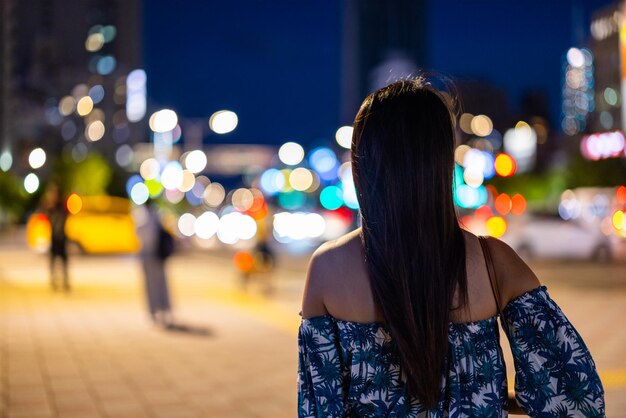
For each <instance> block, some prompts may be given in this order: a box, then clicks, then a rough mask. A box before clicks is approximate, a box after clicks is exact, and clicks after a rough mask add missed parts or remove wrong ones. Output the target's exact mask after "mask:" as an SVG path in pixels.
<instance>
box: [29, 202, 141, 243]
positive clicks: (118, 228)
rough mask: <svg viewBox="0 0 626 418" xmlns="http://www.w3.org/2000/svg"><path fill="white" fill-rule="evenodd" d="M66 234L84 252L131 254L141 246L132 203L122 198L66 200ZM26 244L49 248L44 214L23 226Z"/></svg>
mask: <svg viewBox="0 0 626 418" xmlns="http://www.w3.org/2000/svg"><path fill="white" fill-rule="evenodd" d="M66 205H67V209H68V217H67V222H66V224H65V234H66V235H67V239H68V241H69V242H73V243H76V244H77V245H78V247H79V248H80V249H81V250H82V251H84V252H85V253H91V254H106V253H134V252H137V251H138V250H139V247H140V243H139V239H138V238H137V235H136V234H135V223H134V221H133V218H132V215H131V202H130V201H129V200H128V199H125V198H122V197H113V196H78V195H77V194H72V195H70V196H69V197H68V199H67V201H66ZM26 238H27V242H28V245H29V246H30V247H31V248H33V249H35V250H38V251H45V250H47V249H48V247H49V246H50V221H49V220H48V217H47V216H46V215H45V214H43V213H35V214H33V215H32V216H31V217H30V218H29V220H28V223H27V224H26Z"/></svg>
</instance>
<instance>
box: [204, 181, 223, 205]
mask: <svg viewBox="0 0 626 418" xmlns="http://www.w3.org/2000/svg"><path fill="white" fill-rule="evenodd" d="M225 198H226V190H225V189H224V186H222V185H221V184H219V183H215V182H213V183H211V184H209V185H208V186H207V187H206V189H205V190H204V197H203V199H204V202H205V203H206V204H207V205H208V206H211V207H217V206H219V205H221V204H222V202H223V201H224V199H225Z"/></svg>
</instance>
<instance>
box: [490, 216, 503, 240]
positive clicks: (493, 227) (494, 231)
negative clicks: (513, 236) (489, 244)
mask: <svg viewBox="0 0 626 418" xmlns="http://www.w3.org/2000/svg"><path fill="white" fill-rule="evenodd" d="M485 227H486V229H487V233H488V234H489V235H491V236H492V237H495V238H500V237H501V236H503V235H504V234H505V233H506V229H507V225H506V221H505V220H504V218H502V217H500V216H492V217H491V218H489V219H487V222H486V223H485Z"/></svg>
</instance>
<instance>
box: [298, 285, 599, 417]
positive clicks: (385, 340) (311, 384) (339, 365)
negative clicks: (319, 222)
mask: <svg viewBox="0 0 626 418" xmlns="http://www.w3.org/2000/svg"><path fill="white" fill-rule="evenodd" d="M502 315H503V317H504V318H503V319H504V321H506V323H507V324H508V327H509V331H510V333H511V335H510V344H511V349H512V352H513V358H514V361H515V393H516V399H517V402H518V403H519V405H520V406H521V407H522V408H523V409H524V410H525V411H526V413H527V414H528V415H529V416H531V417H604V416H605V413H604V389H603V387H602V383H601V382H600V378H599V377H598V374H597V372H596V367H595V364H594V361H593V359H592V358H591V354H590V353H589V350H588V349H587V346H586V345H585V343H584V341H583V340H582V338H581V337H580V335H579V334H578V332H577V331H576V329H574V327H573V326H572V324H571V323H570V322H569V321H568V319H567V318H566V317H565V315H564V314H563V312H562V311H561V309H560V308H559V306H558V305H557V304H556V303H555V302H554V301H553V300H552V299H551V298H550V296H549V295H548V292H547V289H546V287H545V286H540V287H537V288H536V289H533V290H531V291H529V292H526V293H524V294H522V295H520V296H518V297H517V298H515V299H513V300H511V301H510V302H509V303H508V304H507V306H506V307H505V308H504V310H503V312H502ZM448 342H449V344H448V349H447V350H448V354H447V356H446V367H445V370H446V373H444V375H443V376H442V380H441V391H440V395H439V400H438V403H437V405H436V407H435V408H433V409H430V410H426V409H425V408H424V407H423V406H422V405H421V404H420V403H419V400H417V399H414V398H412V397H411V396H410V395H408V393H407V391H406V388H405V386H404V384H403V383H402V381H401V379H400V366H399V361H398V358H397V357H396V356H395V355H394V354H393V350H392V346H391V337H390V334H389V330H388V329H387V328H386V327H385V326H384V325H383V324H379V323H367V324H362V323H356V322H351V321H343V320H339V319H336V318H334V317H332V316H329V315H324V316H317V317H313V318H308V319H303V320H302V323H301V325H300V330H299V334H298V346H299V363H298V415H299V416H300V417H396V418H401V417H433V418H434V417H466V416H468V417H506V416H507V411H506V404H507V379H506V369H505V364H504V359H503V355H502V349H501V348H500V341H499V332H498V322H497V316H494V317H491V318H488V319H485V320H481V321H475V322H464V323H459V324H455V323H451V324H450V325H449V328H448Z"/></svg>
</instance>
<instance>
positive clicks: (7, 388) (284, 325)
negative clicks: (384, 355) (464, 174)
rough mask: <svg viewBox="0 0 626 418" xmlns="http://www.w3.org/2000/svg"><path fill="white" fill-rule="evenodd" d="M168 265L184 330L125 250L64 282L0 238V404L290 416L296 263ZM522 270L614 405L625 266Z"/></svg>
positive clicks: (619, 383)
mask: <svg viewBox="0 0 626 418" xmlns="http://www.w3.org/2000/svg"><path fill="white" fill-rule="evenodd" d="M169 267H170V269H169V271H170V277H171V284H172V294H173V295H172V296H173V300H174V308H175V312H176V314H177V317H178V319H179V321H180V323H181V324H182V325H185V326H186V327H187V331H177V332H165V331H162V330H159V329H156V328H155V327H153V326H151V324H150V323H149V321H148V320H147V315H146V313H145V305H144V295H143V288H142V282H141V276H140V269H139V265H138V264H137V263H136V261H135V260H134V259H133V258H131V257H76V258H75V259H74V260H73V262H72V264H71V274H72V276H73V279H74V289H73V292H72V293H71V294H69V295H65V294H63V293H52V292H51V291H50V290H49V289H48V287H47V286H46V284H47V282H46V277H47V272H46V258H45V257H43V256H38V255H33V254H30V253H28V252H25V251H20V250H11V249H5V248H3V249H1V250H0V417H1V418H9V417H11V418H12V417H24V418H26V417H28V418H30V417H32V418H37V417H81V418H82V417H125V418H127V417H168V418H169V417H293V416H295V415H296V413H295V411H296V367H297V351H296V350H297V346H296V331H297V326H298V323H299V322H298V316H297V312H298V307H299V299H300V294H301V290H302V284H303V283H302V282H303V280H302V279H303V273H304V271H303V269H304V267H305V266H299V267H298V266H291V267H292V269H291V270H281V271H279V272H278V273H277V275H276V277H275V278H274V281H273V283H274V287H273V288H272V289H269V290H273V291H271V292H269V293H268V289H266V287H265V284H264V283H263V282H262V280H261V281H260V283H253V284H252V286H251V288H250V289H249V292H248V293H244V292H242V291H241V289H240V288H239V287H238V281H237V277H236V275H235V274H234V272H233V271H232V269H231V268H230V261H229V260H224V259H219V258H215V257H210V256H205V255H199V254H192V255H186V256H184V257H175V258H174V259H173V260H172V262H171V265H170V266H169ZM535 271H536V272H537V273H538V275H539V276H540V278H542V280H544V282H545V283H546V284H547V285H548V288H549V290H550V293H551V295H552V296H553V298H554V299H555V300H556V301H557V302H558V303H559V304H560V305H561V306H562V307H563V309H564V311H565V312H566V314H567V315H568V317H569V318H570V320H572V322H573V323H574V324H575V325H576V327H577V329H578V330H579V331H580V332H581V334H582V335H583V337H584V338H585V340H586V342H587V343H588V345H589V348H590V350H591V351H592V353H593V355H594V358H595V360H596V363H597V365H598V369H599V370H600V372H601V375H602V378H603V382H604V384H605V388H606V390H607V406H608V411H607V412H608V413H607V416H609V417H626V358H624V357H623V351H624V348H625V347H626V326H625V325H626V324H625V322H626V315H625V314H624V311H623V309H624V306H626V283H623V282H624V277H626V275H625V272H626V266H624V265H618V266H610V267H602V268H598V267H597V266H589V265H585V264H575V263H574V264H565V265H564V264H558V263H555V264H553V265H550V264H544V265H541V266H537V267H536V268H535ZM505 351H506V350H505ZM509 358H510V357H509ZM509 370H510V371H511V370H512V367H510V366H509Z"/></svg>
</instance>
